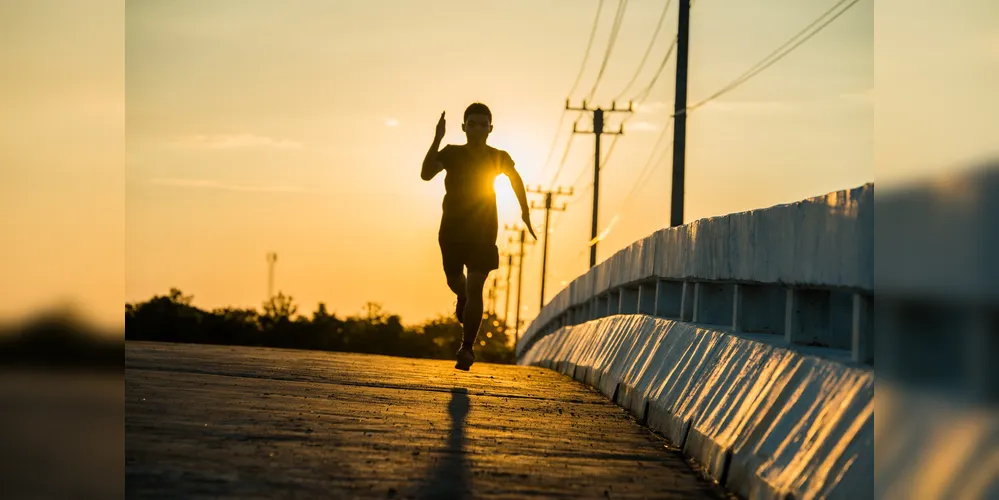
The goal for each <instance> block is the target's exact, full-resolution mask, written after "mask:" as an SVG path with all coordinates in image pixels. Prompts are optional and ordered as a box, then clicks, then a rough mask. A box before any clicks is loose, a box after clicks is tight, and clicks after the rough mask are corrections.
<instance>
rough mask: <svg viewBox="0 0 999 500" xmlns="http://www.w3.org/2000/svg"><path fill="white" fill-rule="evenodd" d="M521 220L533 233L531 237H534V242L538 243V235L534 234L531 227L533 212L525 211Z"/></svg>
mask: <svg viewBox="0 0 999 500" xmlns="http://www.w3.org/2000/svg"><path fill="white" fill-rule="evenodd" d="M520 218H521V219H522V220H523V221H524V224H526V225H527V230H528V231H529V232H530V233H531V236H534V240H535V241H537V239H538V235H536V234H534V228H533V227H531V212H530V210H525V211H524V212H523V213H522V214H521V217H520Z"/></svg>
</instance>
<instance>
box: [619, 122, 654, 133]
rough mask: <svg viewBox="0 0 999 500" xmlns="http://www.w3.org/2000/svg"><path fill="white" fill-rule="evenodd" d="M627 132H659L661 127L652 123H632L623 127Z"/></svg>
mask: <svg viewBox="0 0 999 500" xmlns="http://www.w3.org/2000/svg"><path fill="white" fill-rule="evenodd" d="M625 128H626V129H627V131H628V132H650V131H654V130H660V129H661V128H662V127H660V126H659V125H656V124H655V123H652V122H632V123H629V124H627V125H625Z"/></svg>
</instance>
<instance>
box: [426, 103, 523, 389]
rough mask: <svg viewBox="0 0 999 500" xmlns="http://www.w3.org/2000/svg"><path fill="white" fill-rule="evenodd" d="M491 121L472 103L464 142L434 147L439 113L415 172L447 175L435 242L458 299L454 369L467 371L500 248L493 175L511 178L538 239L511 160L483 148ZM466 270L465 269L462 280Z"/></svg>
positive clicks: (441, 127) (440, 126)
mask: <svg viewBox="0 0 999 500" xmlns="http://www.w3.org/2000/svg"><path fill="white" fill-rule="evenodd" d="M492 121H493V115H492V112H491V111H489V108H488V107H487V106H486V105H485V104H482V103H479V102H477V103H473V104H472V105H470V106H468V108H466V109H465V116H464V121H463V123H462V124H461V130H462V131H464V132H465V138H466V141H465V144H463V145H454V144H448V145H447V146H445V147H444V149H439V148H440V145H441V141H442V140H443V139H444V132H445V128H446V125H445V121H444V113H443V112H442V113H441V118H440V121H438V122H437V132H436V133H435V134H434V142H433V144H432V145H431V146H430V150H429V151H427V156H426V157H425V158H424V159H423V169H422V170H421V172H420V177H421V178H423V180H425V181H429V180H431V179H433V178H434V176H436V175H437V174H438V173H439V172H440V171H441V170H446V171H447V174H446V175H445V177H444V189H445V194H444V203H443V205H442V208H443V213H442V214H441V225H440V230H439V232H438V234H437V241H438V243H440V247H441V260H442V261H443V264H444V276H445V277H447V286H448V288H450V289H451V291H452V292H454V293H455V295H457V297H458V301H457V304H456V306H455V311H454V314H455V316H457V318H458V321H459V322H460V323H461V324H462V330H463V332H462V333H463V334H462V339H461V348H460V349H459V350H458V352H457V353H456V354H455V356H456V357H457V363H455V365H454V367H455V368H457V369H459V370H466V371H467V370H468V369H469V368H470V367H471V366H472V363H473V362H475V353H474V351H473V346H474V344H475V338H476V336H478V333H479V325H480V324H481V323H482V307H483V306H482V287H483V286H484V285H485V283H486V278H488V276H489V273H490V272H491V271H494V270H496V269H498V268H499V249H498V248H497V247H496V236H497V232H498V231H499V220H498V214H497V211H496V192H495V190H494V189H493V183H494V182H495V181H496V177H497V176H498V175H500V174H505V175H506V176H507V178H509V179H510V185H511V186H512V187H513V191H514V193H516V194H517V200H519V201H520V210H521V218H522V219H523V221H524V224H526V225H527V230H528V231H530V232H531V236H534V239H537V236H536V235H535V234H534V228H533V227H532V226H531V217H530V216H531V212H530V208H529V207H528V205H527V192H526V191H525V190H524V181H523V180H522V179H521V178H520V174H518V173H517V170H516V169H515V168H514V163H513V159H512V158H510V155H509V154H508V153H507V152H506V151H503V150H500V149H496V148H493V147H491V146H488V145H487V144H486V139H487V138H488V137H489V133H490V132H492V131H493V124H492ZM465 268H468V276H467V277H466V275H465Z"/></svg>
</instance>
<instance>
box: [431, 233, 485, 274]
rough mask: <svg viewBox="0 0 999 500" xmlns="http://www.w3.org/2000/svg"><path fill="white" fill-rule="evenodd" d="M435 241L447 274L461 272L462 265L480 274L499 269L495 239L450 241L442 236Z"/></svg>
mask: <svg viewBox="0 0 999 500" xmlns="http://www.w3.org/2000/svg"><path fill="white" fill-rule="evenodd" d="M437 241H438V243H440V246H441V259H442V260H443V263H444V274H446V275H448V276H454V275H455V274H462V273H463V271H464V269H463V268H464V267H467V268H468V271H469V272H479V273H482V274H489V272H490V271H493V270H495V269H499V248H497V247H496V242H495V241H483V242H471V241H451V240H445V239H442V238H438V240H437Z"/></svg>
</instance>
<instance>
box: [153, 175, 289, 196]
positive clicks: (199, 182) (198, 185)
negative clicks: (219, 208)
mask: <svg viewBox="0 0 999 500" xmlns="http://www.w3.org/2000/svg"><path fill="white" fill-rule="evenodd" d="M150 182H151V183H152V184H157V185H160V186H172V187H180V188H195V189H220V190H224V191H243V192H251V193H296V192H300V191H302V188H300V187H297V186H259V185H258V186H252V185H244V184H225V183H222V182H218V181H213V180H208V179H169V178H160V177H158V178H155V179H152V180H151V181H150Z"/></svg>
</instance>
